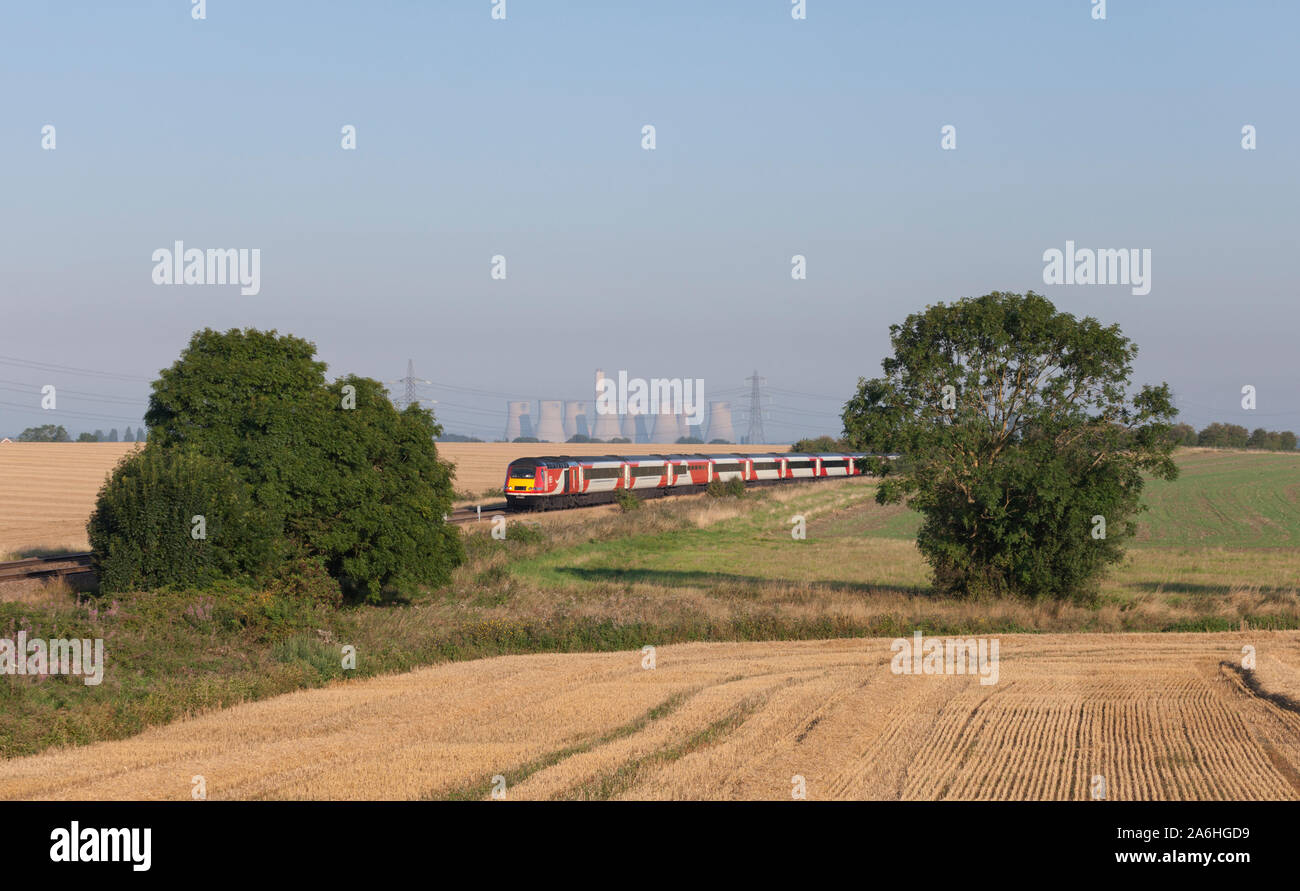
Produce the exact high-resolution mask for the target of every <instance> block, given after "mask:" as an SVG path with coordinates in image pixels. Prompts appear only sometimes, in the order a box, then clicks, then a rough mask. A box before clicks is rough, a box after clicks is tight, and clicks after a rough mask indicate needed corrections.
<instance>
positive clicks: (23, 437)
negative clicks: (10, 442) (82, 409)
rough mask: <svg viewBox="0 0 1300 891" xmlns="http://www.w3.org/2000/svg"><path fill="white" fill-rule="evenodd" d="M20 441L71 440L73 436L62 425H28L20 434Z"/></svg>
mask: <svg viewBox="0 0 1300 891" xmlns="http://www.w3.org/2000/svg"><path fill="white" fill-rule="evenodd" d="M18 441H19V442H71V441H72V437H71V436H69V435H68V431H67V430H65V429H64V428H63V427H62V426H60V425H55V424H42V425H41V426H39V427H28V428H27V429H26V430H24V431H23V432H22V433H19V434H18Z"/></svg>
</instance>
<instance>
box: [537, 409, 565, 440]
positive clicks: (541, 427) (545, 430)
mask: <svg viewBox="0 0 1300 891" xmlns="http://www.w3.org/2000/svg"><path fill="white" fill-rule="evenodd" d="M533 435H534V436H536V437H537V438H538V439H540V440H541V441H542V442H564V440H565V438H566V437H565V435H564V403H563V402H561V401H560V400H558V399H543V400H542V401H541V402H538V403H537V432H536V433H534V434H533Z"/></svg>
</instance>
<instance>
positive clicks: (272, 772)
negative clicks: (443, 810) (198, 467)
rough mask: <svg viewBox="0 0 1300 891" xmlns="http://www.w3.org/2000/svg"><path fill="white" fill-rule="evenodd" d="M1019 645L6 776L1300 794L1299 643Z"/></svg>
mask: <svg viewBox="0 0 1300 891" xmlns="http://www.w3.org/2000/svg"><path fill="white" fill-rule="evenodd" d="M998 641H999V657H1000V658H999V661H998V670H997V682H996V683H992V684H982V683H980V677H979V675H974V676H972V675H924V674H923V675H916V674H911V675H909V674H896V673H894V672H893V671H892V670H891V660H892V657H893V652H892V650H891V641H890V640H889V639H887V638H871V639H859V640H832V641H803V642H779V641H778V642H770V643H735V644H731V643H692V644H680V645H674V646H664V647H660V648H659V649H658V650H657V652H656V653H655V657H656V667H655V668H654V669H653V670H648V669H646V668H644V667H643V659H644V658H645V657H644V656H643V654H642V653H641V652H640V651H635V650H634V651H625V652H617V653H604V654H558V655H549V654H544V655H528V656H505V657H499V658H493V659H484V660H479V661H473V662H461V663H451V664H445V665H440V666H437V667H433V668H427V669H423V670H419V671H415V672H411V673H409V674H402V675H390V676H384V677H378V678H372V679H369V680H364V681H356V682H351V683H342V684H335V685H333V686H331V687H328V688H325V689H320V690H311V691H303V692H298V693H292V694H288V695H285V696H280V697H276V698H274V699H269V700H264V701H261V702H255V703H249V704H245V705H240V706H237V707H235V708H231V709H228V710H225V711H220V712H213V713H209V714H206V715H203V716H200V717H198V718H194V719H192V720H188V721H182V722H178V723H174V724H170V725H167V726H164V727H160V728H155V729H151V730H147V731H145V732H144V733H141V734H139V735H137V736H134V737H131V738H129V739H124V740H120V741H114V742H103V743H97V744H95V745H91V746H85V747H79V748H75V749H68V750H63V751H52V752H47V753H45V754H42V755H37V756H33V757H27V758H20V759H14V760H10V761H6V762H3V763H0V797H4V798H21V799H33V798H68V799H117V798H144V799H177V800H180V799H188V798H189V797H190V795H191V788H192V785H191V783H192V780H193V778H194V777H195V776H200V775H201V776H202V777H203V778H204V783H205V786H206V792H207V796H208V797H209V798H212V799H263V798H270V799H418V798H432V799H438V798H490V797H492V791H493V789H494V788H495V789H497V790H502V789H504V797H505V799H507V800H510V799H516V800H518V799H591V798H596V799H604V798H632V799H645V798H672V799H775V800H789V799H790V798H791V797H792V790H794V789H795V788H796V785H797V784H798V782H799V781H798V779H797V778H799V777H801V778H802V786H803V788H804V789H805V790H806V797H807V798H808V799H810V800H818V799H1086V798H1089V797H1091V796H1092V793H1093V791H1094V790H1096V789H1098V788H1099V784H1098V782H1097V780H1096V779H1095V778H1096V777H1103V778H1104V783H1105V797H1106V798H1107V799H1110V800H1132V799H1144V800H1149V799H1297V798H1300V772H1298V769H1300V714H1297V712H1296V708H1297V706H1296V704H1295V702H1296V699H1297V698H1298V697H1300V633H1297V632H1241V633H1236V632H1234V633H1224V634H1162V635H1149V634H1127V635H1123V634H1121V635H1112V634H1097V635H1057V634H1050V635H1003V636H1001V637H1000V638H998ZM648 643H652V642H648ZM1246 646H1251V647H1254V648H1255V651H1256V658H1257V660H1258V663H1257V666H1256V670H1255V671H1254V672H1243V671H1242V670H1241V669H1240V667H1239V666H1240V664H1241V659H1242V650H1243V647H1246ZM494 778H497V779H495V780H494Z"/></svg>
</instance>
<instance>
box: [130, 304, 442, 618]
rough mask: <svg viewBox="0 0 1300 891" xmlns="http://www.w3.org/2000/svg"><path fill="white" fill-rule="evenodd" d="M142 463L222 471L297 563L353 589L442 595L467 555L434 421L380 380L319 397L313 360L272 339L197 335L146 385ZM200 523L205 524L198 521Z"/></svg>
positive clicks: (248, 334) (282, 339)
mask: <svg viewBox="0 0 1300 891" xmlns="http://www.w3.org/2000/svg"><path fill="white" fill-rule="evenodd" d="M145 422H146V424H147V425H148V427H149V432H150V439H149V442H148V445H147V446H146V447H145V451H149V450H151V449H160V450H164V451H171V450H176V449H193V450H194V451H196V452H198V453H199V454H202V455H204V456H206V457H208V458H212V459H215V460H216V461H219V462H222V463H224V464H225V465H228V466H229V467H230V468H231V469H232V470H233V471H234V472H235V473H236V474H237V475H238V476H239V478H240V479H241V480H243V482H244V483H245V484H247V485H248V486H249V488H250V489H251V491H252V492H253V493H254V494H253V497H254V499H255V502H256V506H257V508H258V509H259V511H261V512H262V513H263V514H264V515H265V516H266V517H268V518H270V522H271V523H272V525H273V527H274V528H275V529H276V532H277V536H278V537H281V538H283V539H285V540H286V541H287V542H288V543H289V545H290V547H291V549H292V550H295V551H297V552H300V553H302V554H304V555H305V556H306V557H307V558H308V559H311V560H318V561H320V562H321V564H322V565H324V566H325V568H326V569H327V570H328V571H329V573H330V574H331V575H332V576H333V577H334V578H336V579H338V580H339V581H340V582H342V583H343V584H344V585H345V586H346V587H347V588H348V589H349V590H351V591H353V592H356V593H358V594H361V595H364V596H365V597H366V598H368V599H372V600H373V599H377V598H378V597H379V596H380V595H381V592H382V591H383V590H384V589H385V588H388V587H396V588H409V587H411V586H413V585H416V584H426V585H440V584H443V583H445V582H446V581H447V580H448V579H449V577H450V571H451V568H452V567H454V566H455V565H456V564H457V563H459V562H460V561H461V560H462V559H463V556H464V552H463V549H462V545H461V541H460V536H459V533H458V532H457V531H456V529H455V528H454V527H451V526H449V525H447V524H446V523H445V522H444V520H443V517H444V515H446V514H448V513H450V511H451V500H452V487H451V468H450V466H449V465H447V464H446V463H445V462H442V461H440V460H439V459H438V452H437V446H436V444H435V443H434V438H435V437H436V436H438V435H439V434H441V432H442V428H440V427H439V426H438V425H437V424H436V423H435V422H434V419H433V414H432V412H430V411H428V410H427V409H421V408H419V407H418V406H416V405H412V406H410V407H408V408H407V409H406V410H405V411H402V412H400V413H399V412H398V411H397V409H396V408H394V407H393V405H392V402H391V401H390V400H389V399H388V395H387V392H386V391H385V390H384V387H383V385H382V384H380V383H379V382H378V381H374V380H370V379H367V378H359V377H347V378H343V379H340V380H339V381H336V382H335V383H334V384H329V385H327V384H326V381H325V365H324V363H322V362H319V361H317V360H316V358H315V347H314V346H313V345H312V344H311V343H309V342H307V341H305V340H302V339H300V338H296V337H293V336H289V335H285V336H280V335H278V334H277V333H276V332H275V331H257V330H254V329H247V330H244V331H239V330H236V329H232V330H230V331H226V332H224V333H223V332H217V331H213V330H211V329H205V330H203V331H200V332H198V333H196V334H195V335H194V336H193V338H192V339H191V340H190V343H189V346H188V347H187V348H186V349H185V350H184V351H183V352H182V353H181V356H180V358H179V359H178V360H177V361H176V362H175V363H174V364H173V365H172V366H171V367H170V368H168V369H165V370H164V371H163V372H162V374H161V376H160V378H159V379H158V380H157V381H155V382H154V384H153V392H152V395H151V396H150V398H149V410H148V412H147V413H146V415H145ZM196 513H202V511H196Z"/></svg>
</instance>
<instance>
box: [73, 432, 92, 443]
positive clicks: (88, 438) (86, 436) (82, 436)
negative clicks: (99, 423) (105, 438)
mask: <svg viewBox="0 0 1300 891" xmlns="http://www.w3.org/2000/svg"><path fill="white" fill-rule="evenodd" d="M95 441H96V440H95V434H93V433H78V434H77V442H95Z"/></svg>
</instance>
